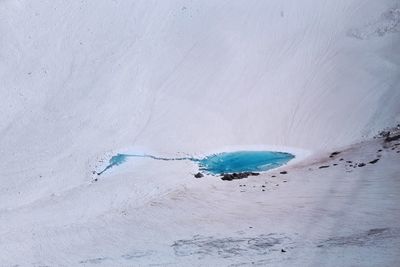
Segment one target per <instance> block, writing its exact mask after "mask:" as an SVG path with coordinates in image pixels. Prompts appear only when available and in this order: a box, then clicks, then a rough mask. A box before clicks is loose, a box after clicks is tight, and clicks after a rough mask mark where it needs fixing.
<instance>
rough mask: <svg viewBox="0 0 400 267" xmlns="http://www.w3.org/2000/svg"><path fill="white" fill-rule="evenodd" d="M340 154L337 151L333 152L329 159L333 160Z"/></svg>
mask: <svg viewBox="0 0 400 267" xmlns="http://www.w3.org/2000/svg"><path fill="white" fill-rule="evenodd" d="M339 154H340V152H339V151H335V152H332V153H331V155H330V156H329V157H330V158H333V157H334V156H336V155H339Z"/></svg>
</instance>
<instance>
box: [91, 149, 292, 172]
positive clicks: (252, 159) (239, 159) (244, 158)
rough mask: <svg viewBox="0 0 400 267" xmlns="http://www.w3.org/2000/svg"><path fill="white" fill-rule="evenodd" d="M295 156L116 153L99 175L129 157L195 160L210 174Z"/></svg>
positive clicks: (267, 165)
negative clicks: (199, 156)
mask: <svg viewBox="0 0 400 267" xmlns="http://www.w3.org/2000/svg"><path fill="white" fill-rule="evenodd" d="M294 157H295V156H294V155H292V154H290V153H286V152H275V151H236V152H223V153H218V154H212V155H210V156H206V157H204V158H195V157H180V158H179V157H178V158H165V157H157V156H153V155H147V154H116V155H115V156H112V157H111V158H110V160H109V162H108V165H107V166H106V167H105V168H104V169H103V170H102V171H101V172H98V173H97V174H98V175H101V174H103V173H104V172H105V171H107V170H108V169H111V168H113V167H115V166H118V165H121V164H123V163H124V162H126V161H127V160H128V159H129V158H150V159H154V160H164V161H174V160H189V161H192V162H195V163H196V164H197V165H198V166H199V169H200V171H202V172H204V173H208V174H216V175H219V174H222V173H235V172H236V173H240V172H261V171H267V170H270V169H273V168H277V167H279V166H282V165H284V164H286V163H287V162H289V161H290V160H291V159H293V158H294Z"/></svg>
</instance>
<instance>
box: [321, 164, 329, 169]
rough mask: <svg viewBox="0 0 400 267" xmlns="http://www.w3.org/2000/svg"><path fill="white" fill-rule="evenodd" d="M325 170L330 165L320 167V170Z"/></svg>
mask: <svg viewBox="0 0 400 267" xmlns="http://www.w3.org/2000/svg"><path fill="white" fill-rule="evenodd" d="M325 168H329V165H323V166H319V169H325Z"/></svg>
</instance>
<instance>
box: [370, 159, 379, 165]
mask: <svg viewBox="0 0 400 267" xmlns="http://www.w3.org/2000/svg"><path fill="white" fill-rule="evenodd" d="M378 161H379V159H374V160H371V161H370V162H369V164H375V163H377V162H378Z"/></svg>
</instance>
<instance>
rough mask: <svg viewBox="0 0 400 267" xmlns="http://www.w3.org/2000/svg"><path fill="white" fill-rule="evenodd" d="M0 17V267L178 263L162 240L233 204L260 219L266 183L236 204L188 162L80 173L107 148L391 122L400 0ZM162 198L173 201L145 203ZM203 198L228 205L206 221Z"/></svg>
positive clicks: (370, 128)
mask: <svg viewBox="0 0 400 267" xmlns="http://www.w3.org/2000/svg"><path fill="white" fill-rule="evenodd" d="M0 14H1V16H0V36H1V38H0V77H1V79H0V84H1V86H0V92H1V105H0V114H1V116H0V136H1V138H0V152H1V154H0V155H1V156H0V157H1V158H0V227H1V228H0V236H1V238H0V239H1V240H3V241H2V244H0V246H1V247H0V248H1V251H2V252H1V253H0V265H1V264H2V263H4V265H5V266H12V265H14V264H20V265H21V266H36V265H49V266H74V265H82V264H83V265H85V266H86V265H87V266H91V265H96V264H99V265H101V264H103V265H104V266H110V265H124V264H126V265H127V266H131V265H132V264H133V262H135V261H134V260H135V259H137V257H131V256H132V255H139V256H140V257H139V258H140V259H141V264H150V263H162V264H166V263H167V261H169V262H171V263H172V264H175V265H179V264H183V263H182V260H183V258H185V257H184V256H182V257H183V258H182V257H180V256H177V255H179V253H181V252H179V251H178V252H177V253H175V254H174V251H173V248H172V247H171V244H173V242H174V241H175V240H180V239H190V238H191V237H192V236H194V235H196V234H202V235H207V232H210V234H209V235H210V236H211V235H213V233H218V232H219V231H220V230H221V229H225V227H226V225H230V224H231V223H234V222H237V221H239V222H238V223H239V224H240V223H241V221H240V219H239V217H240V212H241V211H243V212H244V211H247V212H248V213H250V212H252V214H253V215H252V216H253V217H251V216H250V215H249V216H250V217H251V218H253V219H254V220H256V221H257V220H259V221H258V222H257V223H258V224H259V225H264V227H266V226H265V225H267V223H263V219H262V218H261V217H260V216H258V215H259V214H258V213H257V208H256V207H255V206H252V205H251V203H253V202H255V201H259V202H263V201H267V200H265V199H264V198H263V197H265V194H264V195H262V197H259V196H258V195H257V196H256V195H255V196H254V199H252V198H251V197H250V198H249V197H246V199H247V201H248V202H246V204H243V205H242V204H239V203H241V201H240V199H238V197H236V199H230V198H229V197H228V196H230V194H231V191H230V189H226V188H225V186H228V188H230V187H232V185H226V184H225V183H222V184H221V183H220V181H217V180H213V179H210V180H207V182H204V184H202V183H200V182H198V181H193V180H192V179H191V173H193V172H195V171H196V167H195V166H193V165H191V164H190V163H185V162H176V163H171V162H168V163H165V162H164V163H163V162H152V161H149V160H139V161H138V162H136V163H134V164H133V165H131V166H129V167H128V166H127V167H122V168H121V169H119V170H117V171H115V172H113V173H112V174H110V175H109V176H107V177H105V178H104V179H100V180H99V181H98V182H97V183H92V182H91V181H92V179H93V178H94V177H93V175H92V171H93V170H95V169H96V168H97V167H98V166H99V165H101V164H103V163H102V162H101V161H103V162H104V160H107V157H108V156H109V155H111V154H112V153H114V152H118V151H120V150H123V149H126V148H134V149H137V150H143V151H150V152H152V153H154V154H157V155H162V156H170V155H178V154H179V153H184V154H185V153H187V154H205V153H208V152H210V151H215V150H220V149H222V148H229V147H237V146H241V147H245V146H264V145H265V146H278V147H288V148H293V149H298V150H304V151H308V152H310V153H322V152H324V151H330V150H333V149H336V148H337V147H344V146H348V145H351V144H353V143H355V142H358V141H360V140H363V139H366V138H369V137H371V136H373V135H374V134H376V133H377V132H378V131H379V130H381V129H382V128H384V127H387V126H392V125H394V124H396V123H399V122H400V105H399V104H398V103H399V102H400V88H399V84H400V68H399V64H400V45H399V44H400V42H399V41H400V39H399V38H400V35H399V32H400V3H399V1H394V0H392V1H389V0H380V1H372V0H367V1H366V0H329V1H328V0H325V1H315V0H314V1H311V0H302V1H295V0H292V1H289V0H285V1H282V0H280V1H278V0H276V1H255V0H254V1H244V0H243V1H239V0H238V1H215V0H214V1H172V0H168V1H122V0H120V1H118V0H114V1H112V0H107V1H106V0H96V1H95V0H86V1H85V0H82V1H77V0H76V1H62V0H53V1H47V0H43V1H24V0H18V1H17V0H3V1H0ZM395 156H396V154H393V156H391V157H395ZM396 160H397V158H394V159H390V160H389V161H388V162H391V163H390V164H392V162H393V161H395V162H396ZM397 162H398V161H397ZM387 164H388V166H391V165H390V164H389V163H387ZM377 166H378V165H377ZM385 166H386V165H385ZM306 169H307V168H306V167H304V171H305V170H306ZM387 169H390V168H389V167H388V168H384V167H383V165H382V167H380V168H379V169H378V170H379V171H380V172H382V175H383V176H384V177H386V176H387V177H392V178H393V177H394V174H393V173H395V172H398V171H399V170H398V168H395V167H394V169H393V170H392V171H391V172H390V171H387ZM386 172H388V173H386ZM378 173H379V172H378ZM366 175H367V176H368V177H370V178H371V179H373V177H375V176H374V173H373V172H372V171H371V172H366ZM300 176H301V174H300ZM340 176H341V172H339V171H338V172H337V173H335V172H333V173H332V174H331V176H330V177H332V179H334V178H335V179H339V178H340ZM360 177H361V176H360ZM356 178H359V176H356ZM388 179H389V178H388ZM393 179H394V178H393ZM389 181H392V180H390V179H389ZM395 182H396V181H395ZM395 182H393V184H396V183H395ZM214 183H215V184H214ZM393 184H391V183H389V182H388V187H387V188H391V186H393ZM214 186H216V188H217V189H215V190H216V191H215V192H214V193H212V194H211V193H210V195H207V194H208V193H207V192H209V189H210V188H214ZM187 187H193V188H194V189H191V190H189V192H190V193H191V194H188V193H182V192H186V191H185V190H186V188H187ZM196 188H199V189H196ZM201 188H203V189H201ZM305 188H307V187H305ZM394 188H397V187H394ZM292 189H293V193H294V195H295V196H299V194H300V193H298V192H301V191H296V189H297V188H296V187H292ZM193 190H194V191H196V190H199V192H202V194H195V193H194V191H193ZM299 190H300V189H299ZM307 190H310V192H312V193H310V195H311V196H310V197H311V198H313V200H312V201H315V203H317V202H318V201H320V198H318V194H317V193H315V191H318V190H319V189H318V188H309V189H307ZM285 192H286V193H287V192H290V191H285ZM397 192H398V191H397ZM192 193H193V194H192ZM314 193H315V194H316V196H315V195H313V194H314ZM383 193H384V192H382V194H383ZM279 194H284V193H279ZM239 196H240V194H239ZM205 197H206V198H207V201H206V203H208V204H209V205H207V206H202V205H201V203H202V200H203V198H205ZM277 197H279V196H277ZM165 198H168V201H172V200H174V199H176V200H177V201H178V202H179V204H176V203H173V202H171V203H170V204H168V207H165V206H162V205H161V206H160V207H159V208H152V209H147V208H148V207H153V206H157V205H159V204H158V203H160V202H163V201H164V199H165ZM171 199H172V200H171ZM263 199H264V200H263ZM270 199H271V197H269V200H270ZM333 199H336V198H333ZM253 200H254V201H253ZM269 200H268V201H269ZM214 201H216V202H218V203H221V205H222V206H223V207H224V208H222V211H221V212H223V214H230V215H229V216H227V217H224V216H221V217H219V218H217V219H215V220H214V219H213V218H212V216H211V215H213V214H212V213H213V212H211V213H210V211H208V209H209V208H210V209H213V208H215V209H216V208H217V207H218V206H217V204H211V203H213V202H214ZM298 201H299V200H298V198H295V197H294V198H293V203H297V202H298ZM383 202H384V201H383ZM154 203H155V204H154ZM289 203H291V202H290V201H289ZM334 203H336V202H335V201H334ZM362 203H366V202H362ZM260 205H267V206H268V205H269V204H260ZM304 205H307V203H304ZM332 205H333V206H334V207H335V209H336V207H337V206H335V205H334V204H332ZM386 205H389V206H390V205H391V204H390V200H388V202H384V204H382V206H376V207H371V209H375V208H376V209H377V210H379V209H380V208H382V207H387V206H386ZM144 207H145V208H144ZM283 207H284V208H286V205H283ZM270 208H271V209H272V210H273V211H270V212H271V213H272V214H273V213H275V212H277V211H274V210H275V208H274V207H271V206H270ZM235 209H237V210H236V211H234V210H235ZM309 209H310V210H311V211H309V213H307V211H306V213H307V216H309V217H310V218H311V217H312V216H314V215H315V212H316V211H315V210H313V209H312V208H309ZM190 211H191V212H194V213H198V214H200V215H199V216H189V213H190ZM281 212H282V214H281V216H278V217H277V219H276V220H275V221H268V223H269V224H270V225H271V227H267V228H266V229H269V228H271V229H272V228H274V226H276V225H279V224H280V223H279V222H281V220H282V218H286V219H287V218H289V217H285V214H290V212H289V211H288V210H287V211H281ZM324 212H325V211H321V214H325V213H324ZM368 212H370V213H374V211H366V214H368ZM396 212H397V213H396ZM124 213H126V214H129V215H127V216H124ZM274 215H276V214H274ZM397 215H398V210H395V212H393V216H392V217H391V218H394V217H395V216H397ZM287 216H289V215H287ZM299 216H300V217H301V216H303V215H299ZM307 216H306V217H307ZM321 216H322V215H321ZM365 216H366V217H365V218H368V216H367V215H365ZM365 218H364V217H362V219H365ZM298 219H299V218H296V219H294V221H296V220H298ZM159 220H161V222H159ZM164 220H165V221H164ZM199 220H200V221H199ZM387 220H389V221H390V220H391V219H387ZM252 221H253V220H252ZM247 223H248V221H243V224H245V225H247ZM165 224H168V228H167V229H165V230H164V231H163V227H164V226H165ZM388 224H390V223H388ZM242 226H243V225H241V226H240V227H242ZM132 227H133V228H134V227H137V229H134V230H133V229H132ZM240 227H239V226H238V227H237V228H235V227H233V228H232V230H229V229H228V230H226V231H225V232H224V231H222V230H221V232H220V233H224V234H225V236H228V237H229V236H232V235H233V233H234V232H235V231H239V230H238V229H239V228H240ZM291 227H292V226H290V227H289V226H288V228H285V229H283V228H282V229H281V230H282V231H283V232H284V231H287V229H289V228H291ZM321 227H322V228H323V227H326V228H329V227H330V224H327V225H326V226H323V225H322V226H321ZM278 228H279V227H278ZM378 228H379V227H378ZM179 229H183V230H182V231H179ZM266 229H263V230H262V231H261V230H260V232H259V233H258V234H261V233H264V234H268V233H272V232H273V231H272V230H271V231H269V230H266ZM390 229H392V228H390ZM278 230H279V229H277V230H275V231H278ZM297 230H298V231H297V232H302V230H301V229H297ZM328 230H329V229H328ZM396 231H397V230H396ZM289 232H291V233H295V232H296V231H295V230H293V231H289ZM125 237H126V238H125ZM324 237H326V238H329V235H327V234H326V232H324ZM290 238H291V239H293V237H290ZM285 240H286V239H285ZM396 240H398V239H396ZM228 243H229V242H228ZM138 244H140V245H138ZM140 247H145V248H146V249H144V250H143V251H142V250H141V249H140ZM106 251H108V252H110V253H109V254H107V253H105V252H106ZM132 251H133V252H132ZM175 252H176V251H175ZM135 253H136V254H135ZM141 253H144V255H142V254H141ZM111 254H112V255H111ZM102 255H103V256H102ZM121 255H122V256H123V255H125V256H126V255H130V256H126V257H122V258H121ZM118 257H119V258H118ZM243 257H246V256H245V255H244V256H243V255H241V256H240V260H236V259H235V258H233V260H232V261H231V262H230V263H233V262H242V261H243V262H247V261H246V260H244V259H243ZM249 257H250V258H251V256H249ZM97 258H99V260H97V261H96V260H95V259H97ZM100 258H110V259H108V260H109V261H108V262H107V261H105V260H101V259H100ZM126 258H130V259H129V260H127V259H126ZM132 259H133V260H132ZM218 259H220V257H219V256H215V255H214V257H211V258H209V259H208V260H210V262H211V263H215V262H218V261H219V260H218ZM296 259H302V260H301V261H304V260H303V259H304V258H303V257H302V255H301V254H300V255H297V256H296ZM390 259H393V257H392V258H390ZM213 260H215V262H214V261H213ZM292 260H293V259H292ZM353 260H354V259H353ZM301 261H300V260H299V262H301ZM210 262H208V263H210ZM250 262H251V261H250ZM356 262H357V261H356ZM224 263H226V262H224ZM292 263H293V262H292ZM353 263H354V261H353ZM198 264H199V265H201V264H202V262H201V261H200V262H199V263H198ZM203 264H204V263H203Z"/></svg>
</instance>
